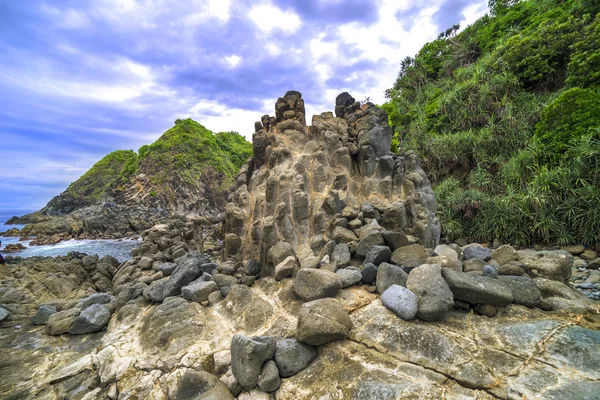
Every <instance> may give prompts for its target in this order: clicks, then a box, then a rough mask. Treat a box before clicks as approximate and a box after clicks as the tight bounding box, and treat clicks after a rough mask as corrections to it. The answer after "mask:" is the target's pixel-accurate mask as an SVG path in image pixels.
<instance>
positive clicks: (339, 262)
mask: <svg viewBox="0 0 600 400" xmlns="http://www.w3.org/2000/svg"><path fill="white" fill-rule="evenodd" d="M331 261H332V262H335V264H336V266H337V267H338V268H345V267H347V266H348V265H349V264H350V249H349V248H348V245H347V244H346V243H338V244H337V245H335V247H334V248H333V252H332V253H331Z"/></svg>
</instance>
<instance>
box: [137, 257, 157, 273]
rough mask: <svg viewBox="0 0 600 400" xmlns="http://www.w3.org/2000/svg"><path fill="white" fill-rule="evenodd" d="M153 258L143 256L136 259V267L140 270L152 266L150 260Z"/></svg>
mask: <svg viewBox="0 0 600 400" xmlns="http://www.w3.org/2000/svg"><path fill="white" fill-rule="evenodd" d="M153 261H154V260H153V259H152V258H150V257H147V256H144V257H142V258H141V259H140V261H138V267H140V268H141V269H142V271H145V270H148V269H150V267H152V262H153Z"/></svg>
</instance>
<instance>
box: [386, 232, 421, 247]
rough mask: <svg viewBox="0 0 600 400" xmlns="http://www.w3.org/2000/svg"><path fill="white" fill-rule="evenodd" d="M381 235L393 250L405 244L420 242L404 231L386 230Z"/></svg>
mask: <svg viewBox="0 0 600 400" xmlns="http://www.w3.org/2000/svg"><path fill="white" fill-rule="evenodd" d="M381 235H382V236H383V239H384V241H385V245H386V246H388V247H389V248H390V250H392V251H394V250H396V249H399V248H400V247H403V246H410V245H411V244H417V242H418V239H417V238H415V237H413V236H410V235H405V234H404V233H402V232H389V231H384V232H382V233H381Z"/></svg>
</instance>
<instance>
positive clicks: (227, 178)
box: [9, 119, 252, 242]
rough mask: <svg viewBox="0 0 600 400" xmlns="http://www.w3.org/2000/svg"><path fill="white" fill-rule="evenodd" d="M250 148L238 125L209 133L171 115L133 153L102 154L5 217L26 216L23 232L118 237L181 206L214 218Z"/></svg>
mask: <svg viewBox="0 0 600 400" xmlns="http://www.w3.org/2000/svg"><path fill="white" fill-rule="evenodd" d="M251 155H252V145H251V144H250V143H248V142H247V141H246V140H245V139H244V138H243V137H242V136H241V135H239V134H238V133H236V132H221V133H217V134H213V133H212V132H211V131H209V130H208V129H206V128H205V127H204V126H202V125H201V124H199V123H197V122H195V121H193V120H191V119H185V120H177V121H175V126H174V127H173V128H171V129H169V130H168V131H166V132H165V133H164V134H163V135H162V136H161V137H160V138H159V139H158V140H156V142H154V143H152V144H150V145H144V146H142V147H141V148H140V149H139V151H138V153H137V154H136V153H135V152H134V151H132V150H127V151H125V150H118V151H115V152H112V153H110V154H108V155H107V156H105V157H104V158H103V159H102V160H100V161H99V162H97V163H96V164H94V166H93V167H92V168H90V170H89V171H87V172H86V173H85V174H83V176H81V178H79V179H78V180H76V181H75V182H73V183H72V184H71V185H69V187H68V188H67V189H66V190H65V191H64V192H63V193H61V194H59V195H58V196H56V197H54V198H53V199H52V200H50V202H48V204H47V205H46V206H45V207H44V208H42V209H41V210H40V211H38V212H35V213H33V214H29V215H25V216H23V217H21V218H13V219H11V220H10V221H9V223H16V224H18V223H25V224H29V225H27V226H26V227H25V228H23V230H22V231H21V234H22V235H28V236H33V235H35V236H37V237H38V240H39V241H40V242H48V241H52V242H53V241H56V240H60V239H63V238H66V237H78V238H82V237H120V236H124V235H128V234H133V233H136V232H140V231H141V230H144V229H147V228H149V227H150V226H152V225H153V224H155V223H158V222H161V221H166V220H170V219H173V218H177V217H181V216H183V215H185V214H187V213H194V214H198V215H201V216H205V217H210V218H213V217H216V216H218V214H219V213H220V212H221V211H222V210H223V209H224V207H225V200H226V198H227V193H228V190H229V189H230V187H231V186H232V184H233V182H234V179H235V177H236V175H237V172H238V171H239V169H240V167H241V166H242V164H244V163H245V162H246V161H247V160H248V158H249V157H250V156H251ZM53 235H58V236H55V237H54V238H53V239H51V240H47V237H49V236H53Z"/></svg>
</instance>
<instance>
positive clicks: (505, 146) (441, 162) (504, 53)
mask: <svg viewBox="0 0 600 400" xmlns="http://www.w3.org/2000/svg"><path fill="white" fill-rule="evenodd" d="M489 5H490V14H489V15H486V16H484V17H482V18H480V19H479V20H478V21H476V22H475V23H474V24H473V25H471V26H469V27H467V28H466V29H464V30H463V31H462V32H460V33H458V30H459V27H458V26H454V27H451V28H449V29H448V30H446V31H445V32H442V33H441V34H440V35H439V37H438V38H437V39H436V40H434V41H433V42H430V43H427V44H426V45H425V46H423V48H422V49H421V50H420V51H419V53H418V54H417V55H416V56H415V57H408V58H406V59H405V60H403V62H402V64H401V70H400V72H399V74H398V78H397V80H396V82H395V83H394V86H393V87H392V88H390V89H389V90H388V91H387V97H388V99H389V101H388V102H387V103H386V104H384V105H383V107H384V108H385V109H386V111H387V112H388V114H389V118H390V123H391V124H392V125H393V126H394V129H395V132H396V133H395V140H394V142H393V145H392V146H393V150H396V151H398V150H406V149H412V150H414V151H415V152H416V153H417V154H418V155H419V156H420V157H421V159H422V160H423V163H424V167H425V170H426V171H427V172H428V173H429V174H430V178H431V179H432V181H433V182H434V184H435V185H436V186H435V191H436V194H437V198H438V202H439V218H440V220H441V221H442V229H443V233H444V234H445V235H446V236H447V237H449V238H450V239H455V238H458V237H466V238H469V239H471V240H478V241H491V240H493V239H496V238H498V239H501V240H503V241H505V242H510V243H513V244H522V245H524V244H531V243H555V244H559V245H566V244H570V243H585V244H594V243H597V242H600V69H599V68H598V65H600V15H599V14H598V13H599V12H600V4H599V3H598V2H597V1H594V0H574V1H559V0H526V1H515V0H492V1H490V4H489Z"/></svg>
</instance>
